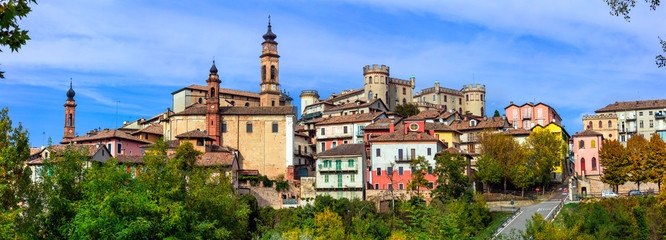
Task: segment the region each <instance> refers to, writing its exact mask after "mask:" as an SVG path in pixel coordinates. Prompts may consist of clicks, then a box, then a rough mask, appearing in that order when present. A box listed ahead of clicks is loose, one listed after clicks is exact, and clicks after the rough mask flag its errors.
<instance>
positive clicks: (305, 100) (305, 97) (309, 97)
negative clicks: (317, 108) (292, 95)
mask: <svg viewBox="0 0 666 240" xmlns="http://www.w3.org/2000/svg"><path fill="white" fill-rule="evenodd" d="M318 101H319V93H317V90H303V91H302V92H301V114H303V111H305V107H306V106H307V105H310V104H313V103H316V102H318Z"/></svg>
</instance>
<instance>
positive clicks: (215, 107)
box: [206, 61, 222, 144]
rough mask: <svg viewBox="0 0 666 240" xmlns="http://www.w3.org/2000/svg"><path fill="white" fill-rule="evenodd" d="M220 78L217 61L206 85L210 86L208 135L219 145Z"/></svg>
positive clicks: (207, 103) (207, 100)
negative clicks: (216, 65)
mask: <svg viewBox="0 0 666 240" xmlns="http://www.w3.org/2000/svg"><path fill="white" fill-rule="evenodd" d="M220 82H222V81H220V77H219V76H218V75H217V67H215V61H213V66H212V67H210V74H208V79H207V80H206V83H207V84H208V99H206V109H208V110H207V111H206V126H207V127H206V130H207V131H206V134H208V136H210V137H211V138H213V139H215V141H216V143H217V144H221V143H220V114H219V108H220V96H218V93H219V89H220Z"/></svg>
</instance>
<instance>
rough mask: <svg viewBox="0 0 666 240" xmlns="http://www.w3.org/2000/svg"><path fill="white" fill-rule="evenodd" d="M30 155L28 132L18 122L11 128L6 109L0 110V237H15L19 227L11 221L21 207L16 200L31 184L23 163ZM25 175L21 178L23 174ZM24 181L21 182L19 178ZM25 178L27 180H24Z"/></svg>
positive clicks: (28, 172)
mask: <svg viewBox="0 0 666 240" xmlns="http://www.w3.org/2000/svg"><path fill="white" fill-rule="evenodd" d="M29 155H30V148H29V147H28V131H27V130H24V129H23V126H22V125H21V123H19V124H18V126H17V127H16V128H14V127H12V121H11V120H10V119H9V109H7V108H3V109H2V110H0V238H2V239H10V238H15V236H16V234H17V233H16V230H17V228H18V226H17V224H16V223H15V222H14V220H15V219H16V218H17V217H18V216H19V214H20V211H21V209H20V208H19V207H20V204H19V202H20V201H21V197H22V195H23V194H25V193H26V190H27V189H26V188H27V187H29V186H30V182H29V178H28V177H29V175H28V176H25V175H26V174H31V172H30V171H29V170H28V171H27V172H25V171H24V168H23V165H24V162H25V160H26V159H28V157H29ZM22 176H24V177H22ZM22 179H23V180H24V181H21V180H22ZM25 179H27V182H26V181H25Z"/></svg>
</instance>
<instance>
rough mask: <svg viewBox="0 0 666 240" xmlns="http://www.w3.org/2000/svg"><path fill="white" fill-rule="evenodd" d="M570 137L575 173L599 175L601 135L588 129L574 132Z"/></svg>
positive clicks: (600, 170)
mask: <svg viewBox="0 0 666 240" xmlns="http://www.w3.org/2000/svg"><path fill="white" fill-rule="evenodd" d="M572 137H573V145H574V162H575V171H576V175H579V176H599V175H601V174H602V173H603V167H601V163H600V162H599V149H600V148H601V141H602V140H603V135H602V134H601V133H598V132H595V131H592V130H589V129H588V130H585V131H582V132H579V133H576V134H574V135H573V136H572Z"/></svg>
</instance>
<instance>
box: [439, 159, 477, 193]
mask: <svg viewBox="0 0 666 240" xmlns="http://www.w3.org/2000/svg"><path fill="white" fill-rule="evenodd" d="M435 162H436V163H435V170H434V174H435V175H437V188H435V190H433V191H432V192H433V194H434V195H435V196H437V197H439V198H442V199H445V200H455V199H460V198H461V197H463V195H464V194H465V192H466V191H467V190H468V189H469V185H470V183H469V178H468V176H467V175H465V174H464V172H465V168H466V167H467V164H468V161H467V158H465V156H463V155H461V154H458V153H449V152H448V151H442V153H441V154H439V155H437V156H435Z"/></svg>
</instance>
